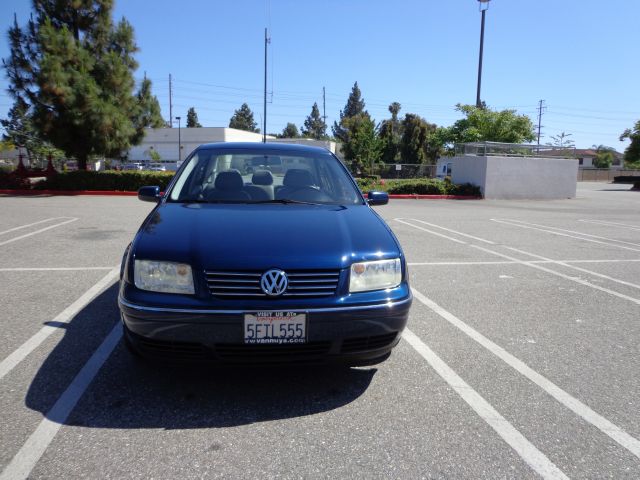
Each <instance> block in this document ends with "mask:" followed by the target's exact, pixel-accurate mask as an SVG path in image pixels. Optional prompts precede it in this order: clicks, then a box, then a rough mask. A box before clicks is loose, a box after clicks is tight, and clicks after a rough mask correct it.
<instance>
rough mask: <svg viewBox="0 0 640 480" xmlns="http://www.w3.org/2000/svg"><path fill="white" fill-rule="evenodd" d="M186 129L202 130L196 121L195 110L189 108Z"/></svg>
mask: <svg viewBox="0 0 640 480" xmlns="http://www.w3.org/2000/svg"><path fill="white" fill-rule="evenodd" d="M187 128H202V125H200V122H199V121H198V114H197V113H196V109H195V108H194V107H191V108H190V109H189V110H188V111H187Z"/></svg>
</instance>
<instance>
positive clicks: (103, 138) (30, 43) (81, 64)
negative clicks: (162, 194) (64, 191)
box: [3, 0, 158, 168]
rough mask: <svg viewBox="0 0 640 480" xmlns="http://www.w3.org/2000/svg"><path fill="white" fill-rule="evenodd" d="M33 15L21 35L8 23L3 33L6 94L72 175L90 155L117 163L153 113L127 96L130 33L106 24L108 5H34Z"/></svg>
mask: <svg viewBox="0 0 640 480" xmlns="http://www.w3.org/2000/svg"><path fill="white" fill-rule="evenodd" d="M33 9H34V14H35V15H34V16H32V18H31V19H30V20H29V22H28V23H27V25H26V27H25V28H24V29H21V28H20V27H19V26H18V23H17V20H15V19H14V25H13V26H12V27H11V28H10V29H9V41H10V47H11V55H10V57H9V58H7V59H4V60H3V65H4V67H5V69H6V73H7V77H8V78H9V83H10V87H9V92H10V93H11V94H12V95H13V97H14V98H16V99H17V98H18V97H20V98H22V99H24V100H25V101H26V102H27V104H28V105H29V109H30V114H31V119H32V122H33V126H34V128H35V130H36V132H37V134H38V136H39V137H41V138H42V139H43V140H46V141H49V142H50V143H51V144H53V145H54V146H55V147H58V148H60V149H61V150H63V151H64V152H65V154H66V155H67V156H70V157H74V158H76V160H77V161H78V166H79V167H80V168H86V164H87V160H88V158H89V157H90V156H92V155H100V156H107V157H117V156H120V155H121V153H122V152H123V151H125V150H127V149H128V148H129V147H130V146H131V145H132V143H134V142H136V141H140V140H141V138H142V135H143V132H142V129H143V128H144V127H146V126H150V124H153V122H154V121H155V120H154V119H153V118H154V117H155V115H154V113H153V109H154V108H155V107H153V106H149V105H148V104H147V105H141V103H140V99H141V98H143V99H145V101H146V100H147V99H148V97H149V96H148V95H146V94H145V93H144V92H142V91H141V92H139V93H140V97H138V96H136V95H135V94H134V80H133V72H134V70H135V69H136V68H137V63H136V61H135V59H134V58H133V54H134V53H135V52H136V51H137V47H136V45H135V41H134V38H133V28H132V27H131V25H130V24H129V23H128V22H127V21H126V20H125V19H122V20H121V21H120V22H118V23H117V24H114V23H113V22H112V20H111V14H112V9H113V1H112V0H81V1H77V2H61V1H59V0H34V1H33ZM145 83H146V82H145ZM143 87H144V88H146V89H148V90H149V92H150V82H149V83H148V84H143ZM145 107H148V108H147V112H146V113H148V115H147V114H145V112H144V110H145ZM156 113H158V112H156Z"/></svg>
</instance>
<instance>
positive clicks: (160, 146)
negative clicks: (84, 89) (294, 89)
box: [127, 127, 336, 170]
mask: <svg viewBox="0 0 640 480" xmlns="http://www.w3.org/2000/svg"><path fill="white" fill-rule="evenodd" d="M178 135H179V136H180V147H181V148H180V157H178ZM267 141H268V142H270V143H271V142H281V143H299V144H302V145H312V146H319V147H324V148H326V149H328V150H330V151H331V152H333V153H335V150H336V144H335V142H330V141H324V140H312V139H307V138H275V137H272V136H270V135H267ZM216 142H262V134H261V133H253V132H246V131H244V130H237V129H235V128H226V127H201V128H180V129H177V128H155V129H151V128H150V129H147V130H145V136H144V139H143V140H142V143H141V144H140V145H136V146H134V147H131V149H130V150H129V152H128V155H127V162H142V163H148V162H151V161H152V157H151V153H152V152H153V151H156V152H158V153H159V154H160V163H163V164H165V166H166V167H167V169H168V170H175V168H176V165H177V163H178V161H182V160H184V159H185V158H187V156H188V155H189V154H190V153H191V152H192V151H193V150H195V149H196V148H197V147H198V146H200V145H202V144H203V143H216Z"/></svg>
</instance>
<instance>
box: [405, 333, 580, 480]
mask: <svg viewBox="0 0 640 480" xmlns="http://www.w3.org/2000/svg"><path fill="white" fill-rule="evenodd" d="M402 338H404V339H405V340H406V341H407V343H409V345H411V346H412V347H413V348H414V349H415V350H416V352H418V353H419V354H420V355H421V356H422V358H424V359H425V360H426V361H427V363H429V365H431V368H433V369H434V370H435V371H436V373H437V374H438V375H440V377H442V379H443V380H444V381H445V382H447V383H448V384H449V386H450V387H451V388H452V389H453V390H454V391H455V392H456V393H457V394H458V395H459V396H460V397H461V398H462V399H463V400H464V401H465V402H466V403H467V405H469V406H470V407H471V408H472V409H473V411H474V412H476V414H478V416H479V417H480V418H481V419H482V420H484V421H485V422H486V423H487V424H489V426H490V427H491V428H493V430H494V431H495V432H496V433H497V434H498V435H500V437H501V438H502V439H503V440H504V441H505V442H506V443H507V445H509V446H510V447H511V448H512V449H513V450H515V452H516V453H517V454H518V455H520V457H521V458H522V459H523V460H524V461H525V462H526V463H527V464H528V465H529V466H530V467H531V468H532V469H533V470H535V471H536V472H537V473H538V474H539V475H540V476H541V477H543V478H549V479H558V478H562V479H568V478H569V477H567V476H566V475H565V474H564V472H563V471H562V470H560V469H559V468H558V467H557V466H556V465H555V464H554V463H553V462H552V461H551V460H549V458H547V456H546V455H545V454H544V453H542V452H541V451H540V450H538V449H537V448H536V447H535V446H534V445H533V444H532V443H531V442H530V441H529V440H527V438H526V437H525V436H524V435H522V433H520V432H519V431H518V430H517V429H516V428H515V427H514V426H513V425H512V424H511V423H509V421H507V420H506V419H505V418H504V417H503V416H502V415H501V414H500V413H499V412H498V411H497V410H496V409H495V408H493V406H492V405H491V404H490V403H489V402H487V401H486V400H485V399H484V397H482V395H480V394H479V393H478V392H476V391H475V390H474V389H473V388H472V387H471V386H470V385H469V384H468V383H467V382H465V381H464V380H463V379H462V378H461V377H460V376H459V375H458V374H457V373H456V372H455V371H454V370H453V369H452V368H451V367H449V365H447V364H446V363H445V362H444V361H443V360H442V359H441V358H440V357H439V356H438V355H437V354H436V353H435V352H434V351H433V350H431V349H430V348H429V347H428V346H427V345H426V344H425V343H424V342H423V341H422V340H420V338H419V337H418V336H417V335H416V334H415V333H413V332H412V331H411V330H409V329H408V328H405V330H404V332H402Z"/></svg>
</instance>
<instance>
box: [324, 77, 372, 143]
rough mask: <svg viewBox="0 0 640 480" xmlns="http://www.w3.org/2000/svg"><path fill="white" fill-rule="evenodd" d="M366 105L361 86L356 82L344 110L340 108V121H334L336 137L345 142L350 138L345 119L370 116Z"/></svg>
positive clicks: (333, 128)
mask: <svg viewBox="0 0 640 480" xmlns="http://www.w3.org/2000/svg"><path fill="white" fill-rule="evenodd" d="M364 107H365V104H364V99H363V98H362V94H361V92H360V87H358V82H355V83H354V84H353V88H351V93H350V94H349V98H348V99H347V104H346V105H345V107H344V110H340V122H339V123H338V122H333V127H332V128H331V130H332V131H333V136H334V137H335V138H336V139H338V140H339V141H341V142H343V143H345V142H347V141H348V140H349V134H350V133H351V132H350V131H349V129H348V128H347V127H346V126H345V125H344V121H345V120H346V119H349V118H352V117H355V116H357V115H366V116H369V114H368V113H367V111H366V110H365V109H364Z"/></svg>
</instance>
